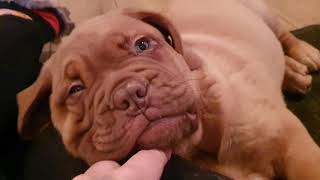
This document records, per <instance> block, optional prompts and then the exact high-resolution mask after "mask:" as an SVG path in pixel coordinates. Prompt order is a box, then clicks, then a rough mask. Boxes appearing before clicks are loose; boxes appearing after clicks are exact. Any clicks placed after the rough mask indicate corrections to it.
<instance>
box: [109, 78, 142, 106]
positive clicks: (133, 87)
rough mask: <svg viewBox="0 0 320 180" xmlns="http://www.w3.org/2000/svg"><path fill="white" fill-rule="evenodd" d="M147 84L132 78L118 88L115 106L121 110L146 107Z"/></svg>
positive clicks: (114, 99)
mask: <svg viewBox="0 0 320 180" xmlns="http://www.w3.org/2000/svg"><path fill="white" fill-rule="evenodd" d="M146 95H147V86H146V84H145V83H143V82H140V81H137V80H130V81H128V82H126V83H125V84H124V85H122V86H121V87H120V88H118V89H117V90H116V92H115V94H114V98H113V103H114V106H115V107H116V108H118V109H120V110H138V109H142V108H143V107H145V97H146Z"/></svg>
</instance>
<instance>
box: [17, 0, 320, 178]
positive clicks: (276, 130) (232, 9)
mask: <svg viewBox="0 0 320 180" xmlns="http://www.w3.org/2000/svg"><path fill="white" fill-rule="evenodd" d="M182 4H183V5H182ZM186 12H188V13H186ZM283 50H284V51H283ZM319 67H320V55H319V52H318V51H317V50H316V49H314V48H313V47H311V46H309V45H308V44H306V43H304V42H302V41H300V40H298V39H296V38H295V37H294V36H292V35H291V34H290V33H288V32H287V31H285V30H284V29H283V28H282V27H281V26H280V25H279V23H277V21H276V19H275V17H274V16H273V15H272V14H270V13H269V11H268V10H267V8H266V6H265V5H264V4H263V3H262V2H261V1H256V0H252V1H250V0H247V1H245V0H243V1H233V0H225V1H216V0H210V1H209V0H208V1H206V0H204V1H203V2H202V3H201V4H199V3H197V2H196V1H192V0H190V1H188V2H186V1H185V0H183V1H178V0H176V1H172V3H171V4H170V9H169V10H168V11H167V12H163V13H157V12H146V11H141V10H132V9H131V10H129V9H125V10H117V11H114V12H110V13H108V14H106V15H103V16H99V17H96V18H94V19H92V20H90V21H88V22H86V23H84V24H82V25H80V26H78V27H77V28H76V29H75V30H74V32H73V33H72V34H71V35H70V36H69V37H68V38H67V39H66V40H65V41H64V42H63V43H62V45H61V46H60V47H59V49H58V50H57V52H56V54H55V55H54V56H53V57H52V58H51V59H50V60H48V61H47V62H46V63H45V65H44V66H43V69H42V71H41V73H40V75H39V78H38V79H37V81H36V82H35V83H34V84H33V85H31V86H30V87H29V88H27V89H26V90H24V91H22V92H21V93H20V94H19V95H18V103H19V107H20V109H19V131H20V133H21V134H22V135H23V136H25V137H29V138H31V137H32V136H33V135H34V134H35V133H37V132H38V129H40V128H41V127H42V125H43V124H44V123H46V120H49V119H51V120H52V122H53V124H54V126H55V127H56V128H57V129H58V131H59V132H60V134H61V137H62V140H63V142H64V145H65V147H66V149H67V150H68V151H69V152H70V153H71V154H72V155H74V156H75V157H78V158H81V159H83V160H85V161H86V162H88V163H89V164H92V163H94V162H97V161H99V160H105V159H110V160H121V159H123V158H125V157H126V156H128V154H130V153H131V152H134V151H137V150H139V149H149V148H160V149H172V150H173V151H174V152H175V153H176V154H179V155H180V156H182V157H185V158H188V159H190V160H192V161H193V162H195V163H197V164H199V165H201V166H205V167H207V168H210V169H212V170H214V171H218V172H220V173H222V174H224V175H226V176H229V177H231V178H234V179H237V180H238V179H240V180H241V179H257V178H261V179H275V178H279V177H280V178H286V179H289V180H295V179H296V180H301V179H304V180H306V179H309V180H316V179H320V171H319V167H320V151H319V148H318V146H317V145H316V144H315V143H314V141H313V140H312V139H311V137H310V136H309V134H308V133H307V131H306V129H305V128H304V127H303V125H302V124H301V123H300V121H299V120H298V119H297V117H295V116H294V115H293V114H292V113H291V112H290V111H289V110H288V109H287V108H286V105H285V102H284V100H283V98H282V88H284V89H285V90H289V91H293V92H298V93H306V92H307V91H308V90H309V89H310V83H311V76H310V75H308V73H309V72H311V71H315V70H318V69H319ZM46 108H49V109H50V111H48V110H47V109H46ZM49 112H50V113H49ZM45 116H46V117H45ZM204 155H207V156H205V157H204Z"/></svg>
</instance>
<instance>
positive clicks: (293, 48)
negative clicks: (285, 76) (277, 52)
mask: <svg viewBox="0 0 320 180" xmlns="http://www.w3.org/2000/svg"><path fill="white" fill-rule="evenodd" d="M285 53H286V55H287V56H289V57H291V58H293V59H294V60H296V61H298V62H300V63H301V64H304V65H306V66H307V67H308V71H309V72H314V71H318V70H319V69H320V52H319V50H318V49H316V48H314V47H312V46H311V45H310V44H308V43H306V42H304V41H302V40H299V39H296V40H295V41H294V42H292V43H290V44H289V45H288V46H287V48H286V49H285Z"/></svg>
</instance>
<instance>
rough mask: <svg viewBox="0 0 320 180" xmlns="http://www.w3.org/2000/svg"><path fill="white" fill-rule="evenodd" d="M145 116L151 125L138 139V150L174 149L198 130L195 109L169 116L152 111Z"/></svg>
mask: <svg viewBox="0 0 320 180" xmlns="http://www.w3.org/2000/svg"><path fill="white" fill-rule="evenodd" d="M145 116H146V118H147V119H148V121H149V124H148V126H146V128H145V129H144V130H143V131H142V133H141V135H140V136H139V138H138V139H137V149H151V148H160V149H168V148H173V147H174V146H175V145H177V144H178V143H179V142H180V141H181V140H183V139H184V138H187V137H189V136H190V135H192V134H193V133H194V132H195V131H196V129H197V128H198V119H197V114H196V111H195V108H193V107H191V108H188V110H186V111H183V112H178V113H175V114H169V115H162V114H161V113H160V112H158V111H156V110H154V109H151V110H149V111H148V110H147V111H146V112H145Z"/></svg>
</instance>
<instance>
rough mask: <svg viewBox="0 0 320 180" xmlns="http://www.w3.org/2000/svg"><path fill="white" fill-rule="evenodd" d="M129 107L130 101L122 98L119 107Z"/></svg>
mask: <svg viewBox="0 0 320 180" xmlns="http://www.w3.org/2000/svg"><path fill="white" fill-rule="evenodd" d="M129 107H130V102H129V101H127V100H124V101H123V102H122V103H121V105H120V108H121V109H124V110H125V109H128V108H129Z"/></svg>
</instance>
